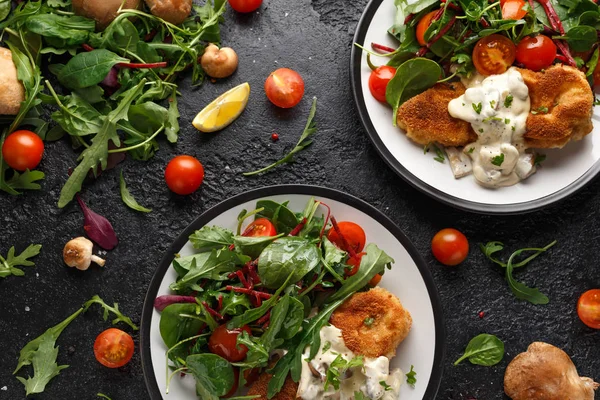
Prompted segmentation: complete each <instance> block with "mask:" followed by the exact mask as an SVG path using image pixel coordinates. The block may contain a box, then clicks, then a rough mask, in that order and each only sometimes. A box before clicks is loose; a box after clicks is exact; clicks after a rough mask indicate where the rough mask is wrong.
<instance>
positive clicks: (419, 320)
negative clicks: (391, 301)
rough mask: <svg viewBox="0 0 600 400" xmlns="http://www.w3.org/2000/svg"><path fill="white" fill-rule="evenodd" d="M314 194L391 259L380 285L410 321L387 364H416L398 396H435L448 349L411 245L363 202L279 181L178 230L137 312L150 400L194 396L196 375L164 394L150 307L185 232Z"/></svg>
mask: <svg viewBox="0 0 600 400" xmlns="http://www.w3.org/2000/svg"><path fill="white" fill-rule="evenodd" d="M311 197H315V198H316V199H318V200H323V201H324V202H325V203H327V204H328V205H329V206H330V207H331V212H332V215H334V216H335V217H336V219H338V220H339V221H341V220H351V221H354V222H356V223H358V224H359V225H361V226H362V227H363V228H364V230H365V233H366V235H367V243H370V242H373V243H376V244H377V246H379V247H380V248H381V249H383V250H384V251H385V252H387V253H388V254H389V255H390V256H391V257H392V258H393V259H394V260H395V263H394V265H393V267H392V269H391V270H389V271H386V273H385V275H384V277H383V279H382V280H381V286H383V287H384V288H386V289H388V290H389V291H390V292H392V293H394V294H395V295H396V296H398V297H399V298H400V300H401V301H402V304H403V305H404V307H405V308H406V309H407V310H408V311H409V312H410V313H411V315H412V318H413V326H412V329H411V331H410V334H409V335H408V338H407V339H406V340H405V341H404V342H402V343H401V344H400V346H399V348H398V350H397V356H396V357H394V358H393V359H392V363H391V364H392V366H393V367H400V368H401V369H402V370H403V371H405V372H408V371H409V370H410V366H411V365H414V369H415V371H416V372H417V384H416V386H415V388H414V389H413V388H411V387H410V386H409V385H407V384H403V385H402V386H401V391H400V398H401V399H402V400H421V399H434V398H435V394H436V393H437V390H438V387H439V384H440V381H441V379H442V368H443V359H444V354H445V331H444V322H443V316H442V307H441V303H440V299H439V297H438V293H437V290H436V288H435V284H434V282H433V279H432V277H431V274H430V272H429V270H428V268H427V265H426V264H425V262H424V261H423V259H422V258H421V256H420V255H419V254H418V253H417V250H416V249H415V247H414V246H413V245H412V244H411V242H410V241H409V240H408V238H407V237H406V236H405V235H404V234H403V233H402V232H401V231H400V229H399V228H398V227H397V226H396V225H395V224H394V223H393V222H392V221H391V220H389V219H388V218H387V217H386V216H384V215H383V214H382V213H381V212H380V211H378V210H376V209H375V208H373V207H372V206H370V205H368V204H367V203H365V202H363V201H362V200H359V199H357V198H355V197H352V196H350V195H347V194H345V193H342V192H338V191H334V190H331V189H325V188H321V187H315V186H304V185H283V186H272V187H266V188H261V189H257V190H253V191H250V192H247V193H243V194H240V195H238V196H235V197H233V198H231V199H229V200H226V201H224V202H222V203H221V204H219V205H217V206H215V207H213V208H212V209H210V210H209V211H207V212H205V213H204V214H202V215H201V216H200V217H199V218H198V219H197V220H196V221H194V222H193V223H192V224H191V225H190V226H189V227H188V228H186V229H185V231H184V232H182V234H181V235H180V236H179V238H178V239H177V240H176V241H175V243H173V245H172V246H171V248H170V249H169V251H168V252H167V254H166V255H165V257H164V258H163V260H162V262H161V264H160V266H159V267H158V269H157V270H156V273H155V275H154V277H153V279H152V282H151V283H150V287H149V289H148V293H147V295H146V300H145V303H144V310H143V312H142V328H141V329H142V331H141V341H142V342H141V355H142V365H143V369H144V376H145V379H146V386H147V387H148V391H149V392H150V397H151V398H152V400H160V399H165V400H169V399H176V400H196V399H197V397H196V391H195V387H194V383H195V382H194V378H193V377H184V378H180V377H175V378H174V379H173V380H172V382H171V386H170V390H169V394H165V388H166V371H165V365H166V357H165V352H166V350H167V348H166V346H165V345H164V343H163V341H162V339H161V336H160V332H159V321H160V313H159V312H158V311H156V310H154V307H153V303H154V299H155V298H156V297H157V296H159V295H163V294H168V293H169V284H170V283H171V282H173V281H175V279H176V277H177V276H176V273H175V271H174V270H173V268H171V262H172V260H173V256H174V254H175V253H179V254H181V255H182V256H186V255H190V254H192V253H194V250H193V248H192V246H191V244H190V243H189V242H188V237H189V235H190V234H191V233H193V232H194V231H195V230H197V229H200V228H201V227H203V226H205V225H211V226H212V225H218V226H222V227H225V228H229V229H232V230H234V229H235V227H236V225H237V216H238V214H239V213H240V211H241V210H242V209H247V210H252V209H254V207H255V204H256V200H258V199H263V198H269V199H272V200H275V201H278V202H283V201H289V205H288V207H289V208H290V209H291V210H293V211H301V210H303V209H304V206H305V205H306V203H307V202H308V200H309V199H310V198H311ZM320 212H323V213H324V211H323V210H321V209H319V210H318V213H320Z"/></svg>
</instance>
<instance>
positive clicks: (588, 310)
mask: <svg viewBox="0 0 600 400" xmlns="http://www.w3.org/2000/svg"><path fill="white" fill-rule="evenodd" d="M577 315H579V319H580V320H581V322H583V323H584V324H586V325H587V326H589V327H590V328H592V329H600V289H592V290H588V291H587V292H585V293H584V294H582V295H581V297H580V298H579V301H578V302H577Z"/></svg>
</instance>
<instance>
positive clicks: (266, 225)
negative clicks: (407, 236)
mask: <svg viewBox="0 0 600 400" xmlns="http://www.w3.org/2000/svg"><path fill="white" fill-rule="evenodd" d="M320 206H322V207H324V209H325V210H327V211H326V215H320V216H319V215H317V211H318V210H319V207H320ZM256 207H257V208H256V209H255V210H253V211H250V212H247V211H246V210H244V211H242V213H241V214H240V215H239V217H238V222H237V232H233V231H231V230H228V229H225V228H222V227H218V226H204V227H203V228H202V229H200V230H197V231H196V232H194V233H193V234H192V235H191V236H190V238H189V239H190V242H191V243H192V244H193V246H194V247H195V248H196V249H198V251H199V252H198V253H197V254H194V255H190V256H186V257H176V258H175V259H174V260H173V268H174V269H175V271H176V272H177V275H178V278H177V280H176V281H175V282H173V283H172V284H171V285H170V289H171V290H172V291H173V292H174V294H172V295H164V296H159V297H158V298H157V299H156V300H155V304H154V305H155V308H156V309H158V310H159V311H161V316H160V325H159V326H160V334H161V336H162V339H163V340H164V343H165V345H166V346H167V347H168V351H167V363H168V368H167V374H169V372H170V370H172V372H171V373H170V376H168V378H169V379H168V380H167V381H169V380H170V379H172V378H173V376H174V375H176V374H178V373H184V374H191V375H193V376H194V378H195V379H196V390H197V394H198V395H199V396H200V397H201V398H203V399H217V398H220V397H226V396H229V395H233V394H234V393H236V391H237V389H238V387H239V386H240V385H243V384H246V383H247V382H252V381H253V380H255V379H256V377H257V376H258V375H259V374H260V371H262V370H268V371H269V373H270V374H272V379H270V382H269V384H268V397H269V398H271V397H273V396H274V395H275V394H277V393H278V392H279V391H280V390H281V389H282V387H283V386H284V384H285V381H286V378H288V375H289V374H290V373H291V376H292V378H293V379H294V381H298V380H299V379H300V374H301V372H302V368H303V367H302V364H303V361H304V359H305V358H307V356H306V353H304V352H305V350H306V351H309V350H307V349H308V348H309V349H310V351H309V353H310V355H311V356H310V357H314V355H315V354H316V353H317V352H318V351H323V347H325V344H323V343H321V336H320V331H321V328H323V327H325V326H326V325H327V324H328V322H329V319H330V317H331V315H332V313H333V312H334V310H335V309H336V308H337V307H338V306H340V305H341V304H342V303H344V301H345V300H346V299H348V298H349V297H350V296H351V295H353V294H354V293H356V292H358V291H361V290H363V289H368V288H369V287H373V286H376V285H377V284H378V282H379V280H380V279H381V276H382V275H383V273H384V270H385V268H386V267H388V268H391V263H393V259H392V258H391V257H389V256H388V255H387V254H386V253H385V252H384V251H382V250H381V249H379V248H378V247H377V246H376V245H375V244H372V243H371V244H368V245H366V247H365V240H366V237H365V233H364V231H363V229H362V228H361V227H360V226H359V225H357V224H355V223H353V222H339V223H338V222H337V221H336V220H335V218H334V216H332V215H330V212H329V207H328V206H327V205H326V204H324V203H322V202H320V201H317V200H314V199H311V200H310V201H309V202H308V204H307V205H306V208H305V209H304V211H303V212H301V213H295V212H293V211H292V210H290V209H289V208H288V207H287V203H283V204H279V203H277V202H275V201H272V200H259V201H258V202H257V204H256ZM248 217H254V221H252V222H251V223H250V224H249V225H248V226H247V227H246V228H245V229H243V230H242V226H243V225H245V224H244V221H245V220H246V219H247V218H248ZM275 350H277V353H278V354H279V356H280V358H275V359H274V358H273V357H272V355H273V354H274V353H276V352H275ZM324 351H327V349H324ZM303 353H304V354H303ZM310 357H309V358H310ZM337 362H338V363H340V362H341V361H340V360H338V361H337ZM347 367H348V368H349V366H347ZM340 370H341V369H340ZM331 372H332V373H333V372H334V371H331ZM328 376H329V372H328ZM332 379H333V378H332ZM330 383H331V382H330ZM338 385H339V381H338ZM325 389H327V388H325ZM167 390H168V388H167ZM382 390H383V389H382Z"/></svg>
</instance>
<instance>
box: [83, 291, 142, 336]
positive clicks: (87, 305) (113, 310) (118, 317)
mask: <svg viewBox="0 0 600 400" xmlns="http://www.w3.org/2000/svg"><path fill="white" fill-rule="evenodd" d="M92 304H100V305H101V306H102V308H103V309H104V314H103V315H102V318H104V320H105V321H106V320H107V319H108V313H109V312H111V313H113V314H115V317H116V318H115V319H113V321H112V324H113V325H116V324H117V323H119V322H124V323H126V324H127V325H129V326H130V327H131V329H133V330H134V331H137V330H138V329H139V328H138V327H137V326H136V325H135V324H134V323H133V322H132V321H131V318H129V317H128V316H126V315H123V313H121V311H119V305H118V304H117V303H113V306H112V307H111V306H109V305H108V304H106V303H105V302H104V300H102V298H101V297H100V296H98V295H95V296H94V297H92V298H91V299H89V300H88V301H86V303H85V304H84V305H83V311H84V312H85V311H87V310H88V308H90V306H91V305H92Z"/></svg>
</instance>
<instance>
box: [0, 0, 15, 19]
mask: <svg viewBox="0 0 600 400" xmlns="http://www.w3.org/2000/svg"><path fill="white" fill-rule="evenodd" d="M11 6H12V2H11V1H10V0H0V21H4V20H5V19H6V17H8V14H10V9H11Z"/></svg>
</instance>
